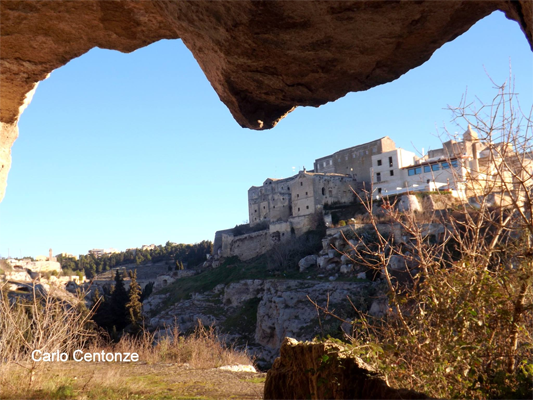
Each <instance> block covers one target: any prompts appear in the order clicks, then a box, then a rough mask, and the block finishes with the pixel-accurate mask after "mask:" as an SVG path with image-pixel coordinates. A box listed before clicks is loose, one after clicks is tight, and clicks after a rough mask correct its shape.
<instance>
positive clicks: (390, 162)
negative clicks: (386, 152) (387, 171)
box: [389, 157, 392, 168]
mask: <svg viewBox="0 0 533 400" xmlns="http://www.w3.org/2000/svg"><path fill="white" fill-rule="evenodd" d="M389 168H392V157H389Z"/></svg>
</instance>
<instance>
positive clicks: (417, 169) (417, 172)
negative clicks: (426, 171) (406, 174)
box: [415, 167, 422, 175]
mask: <svg viewBox="0 0 533 400" xmlns="http://www.w3.org/2000/svg"><path fill="white" fill-rule="evenodd" d="M421 173H422V167H417V168H415V175H420V174H421Z"/></svg>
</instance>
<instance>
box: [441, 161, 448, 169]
mask: <svg viewBox="0 0 533 400" xmlns="http://www.w3.org/2000/svg"><path fill="white" fill-rule="evenodd" d="M441 165H442V169H449V168H450V164H448V163H447V162H443V163H442V164H441Z"/></svg>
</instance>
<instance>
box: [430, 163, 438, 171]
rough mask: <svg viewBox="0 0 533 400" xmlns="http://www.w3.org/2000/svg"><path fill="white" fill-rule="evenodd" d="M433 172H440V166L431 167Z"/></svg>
mask: <svg viewBox="0 0 533 400" xmlns="http://www.w3.org/2000/svg"><path fill="white" fill-rule="evenodd" d="M431 170H432V171H438V170H440V167H439V164H433V165H432V166H431Z"/></svg>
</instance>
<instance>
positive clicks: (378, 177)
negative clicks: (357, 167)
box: [376, 172, 381, 182]
mask: <svg viewBox="0 0 533 400" xmlns="http://www.w3.org/2000/svg"><path fill="white" fill-rule="evenodd" d="M376 182H381V172H378V173H377V174H376Z"/></svg>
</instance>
